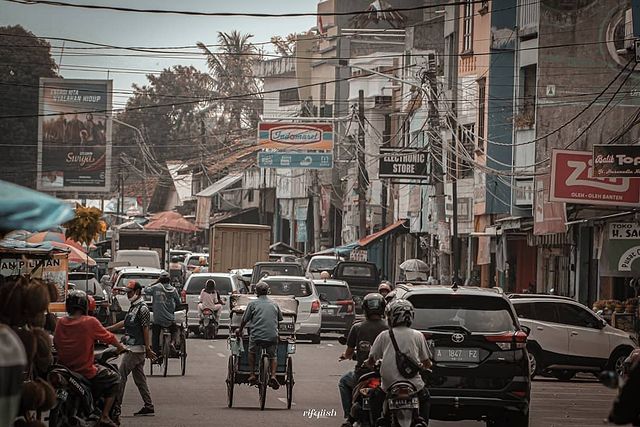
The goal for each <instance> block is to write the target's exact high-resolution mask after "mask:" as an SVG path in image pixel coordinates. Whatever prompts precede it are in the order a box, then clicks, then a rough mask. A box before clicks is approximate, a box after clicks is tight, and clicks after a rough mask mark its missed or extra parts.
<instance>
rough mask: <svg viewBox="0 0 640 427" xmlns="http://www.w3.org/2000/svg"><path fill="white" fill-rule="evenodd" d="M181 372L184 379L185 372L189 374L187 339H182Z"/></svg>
mask: <svg viewBox="0 0 640 427" xmlns="http://www.w3.org/2000/svg"><path fill="white" fill-rule="evenodd" d="M180 370H181V371H182V376H183V377H184V374H185V372H187V340H186V339H185V337H182V342H181V343H180Z"/></svg>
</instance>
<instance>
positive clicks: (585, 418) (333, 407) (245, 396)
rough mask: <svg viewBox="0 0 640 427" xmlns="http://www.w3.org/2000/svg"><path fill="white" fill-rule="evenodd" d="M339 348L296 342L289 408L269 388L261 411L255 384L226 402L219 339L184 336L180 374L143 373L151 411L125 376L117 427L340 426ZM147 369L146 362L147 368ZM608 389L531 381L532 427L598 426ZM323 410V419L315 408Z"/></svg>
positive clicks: (172, 369)
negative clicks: (146, 412)
mask: <svg viewBox="0 0 640 427" xmlns="http://www.w3.org/2000/svg"><path fill="white" fill-rule="evenodd" d="M341 351H342V346H341V345H340V344H339V343H338V342H337V340H335V339H330V338H329V339H323V342H322V344H319V345H314V344H309V343H303V342H301V343H299V344H298V347H297V353H296V355H295V359H294V371H295V380H296V384H295V387H294V392H293V402H294V404H293V406H292V408H291V410H287V409H286V399H285V398H286V392H285V390H284V388H283V387H281V388H280V390H277V391H274V390H271V389H269V390H268V393H267V404H266V409H265V411H260V410H259V406H258V405H259V403H258V389H257V388H255V387H253V388H250V387H248V386H236V388H235V399H234V407H233V408H227V404H226V389H225V378H226V375H227V358H228V355H229V350H228V349H227V345H226V339H225V338H219V339H217V340H215V341H204V340H202V339H198V338H190V339H189V341H188V354H189V356H188V359H187V373H186V375H185V376H184V377H182V376H180V375H179V360H177V359H172V360H171V361H170V365H169V375H168V376H167V377H166V378H163V377H161V376H157V374H156V376H153V377H150V378H149V385H150V388H151V393H152V397H153V400H154V404H155V407H156V415H155V416H153V417H135V418H134V417H133V416H132V415H131V414H132V413H133V412H135V411H137V410H138V409H140V407H141V405H142V401H141V399H140V395H139V394H138V391H137V389H136V387H135V384H134V383H133V380H132V379H131V378H130V379H129V382H128V384H127V391H126V394H125V399H124V405H123V414H122V425H123V426H140V427H142V426H163V427H164V426H166V427H190V426H234V427H240V426H278V427H288V426H302V425H309V426H314V427H315V426H317V427H321V426H339V425H340V424H341V423H342V410H341V408H340V400H339V395H338V389H337V382H338V379H339V378H340V376H341V375H342V374H343V373H344V372H346V371H347V370H348V369H350V368H351V363H350V362H349V363H348V364H347V362H341V363H338V361H337V360H338V356H339V355H340V353H341ZM146 372H148V366H147V367H146ZM614 394H615V393H614V392H613V391H611V390H608V389H606V388H605V387H604V386H602V385H601V384H599V383H598V382H597V381H596V380H595V378H593V377H589V376H584V377H581V378H579V379H575V380H573V381H571V382H559V381H556V380H554V379H545V378H542V379H536V380H534V383H533V395H532V410H531V425H532V427H560V426H581V427H592V426H593V427H595V426H603V421H602V420H603V419H604V418H605V417H606V415H607V412H608V409H609V407H610V404H611V401H612V399H613V397H614ZM310 410H315V411H316V412H315V413H310ZM322 410H324V413H325V416H324V417H319V418H318V417H316V416H315V415H314V414H317V413H318V412H322ZM430 425H431V426H439V427H449V426H461V427H463V426H464V427H467V426H469V427H473V426H477V427H484V424H483V423H479V422H475V421H470V422H437V421H433V422H431V423H430Z"/></svg>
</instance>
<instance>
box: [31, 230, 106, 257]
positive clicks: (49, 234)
mask: <svg viewBox="0 0 640 427" xmlns="http://www.w3.org/2000/svg"><path fill="white" fill-rule="evenodd" d="M27 242H29V243H41V242H58V243H65V244H67V245H69V246H73V247H74V248H76V249H78V250H80V251H82V252H86V249H85V248H84V247H82V245H81V244H80V243H78V242H76V241H75V240H71V239H68V238H66V237H65V235H64V234H62V233H56V232H53V231H42V232H40V233H35V234H32V235H31V236H29V237H27ZM89 247H90V248H93V249H95V248H96V247H95V245H90V246H89Z"/></svg>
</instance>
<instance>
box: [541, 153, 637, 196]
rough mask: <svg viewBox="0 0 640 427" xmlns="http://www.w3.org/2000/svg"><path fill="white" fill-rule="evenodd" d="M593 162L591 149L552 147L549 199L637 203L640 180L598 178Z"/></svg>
mask: <svg viewBox="0 0 640 427" xmlns="http://www.w3.org/2000/svg"><path fill="white" fill-rule="evenodd" d="M592 164H593V153H591V152H590V151H570V150H553V154H552V157H551V193H550V200H551V201H553V202H566V203H576V204H587V205H607V206H634V207H637V206H638V205H639V204H640V179H631V178H598V177H595V176H594V174H593V166H592Z"/></svg>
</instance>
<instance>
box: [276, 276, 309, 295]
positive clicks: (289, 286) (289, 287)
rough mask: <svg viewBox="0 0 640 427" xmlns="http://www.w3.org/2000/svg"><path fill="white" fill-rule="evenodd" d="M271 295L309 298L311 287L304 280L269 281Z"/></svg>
mask: <svg viewBox="0 0 640 427" xmlns="http://www.w3.org/2000/svg"><path fill="white" fill-rule="evenodd" d="M267 283H268V284H269V290H270V294H271V295H293V296H294V297H308V296H309V295H311V293H312V291H311V285H310V284H309V282H307V281H303V280H295V281H294V280H291V281H289V280H268V281H267Z"/></svg>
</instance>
